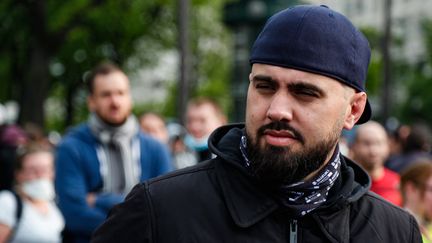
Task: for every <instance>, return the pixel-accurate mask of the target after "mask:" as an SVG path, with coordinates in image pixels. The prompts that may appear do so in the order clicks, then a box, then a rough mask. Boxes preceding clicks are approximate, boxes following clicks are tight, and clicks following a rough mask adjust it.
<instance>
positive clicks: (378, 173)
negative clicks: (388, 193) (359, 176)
mask: <svg viewBox="0 0 432 243" xmlns="http://www.w3.org/2000/svg"><path fill="white" fill-rule="evenodd" d="M367 172H368V174H369V175H370V177H371V178H372V180H374V181H376V180H379V179H381V178H382V177H383V176H384V166H380V167H376V168H373V169H371V170H368V171H367Z"/></svg>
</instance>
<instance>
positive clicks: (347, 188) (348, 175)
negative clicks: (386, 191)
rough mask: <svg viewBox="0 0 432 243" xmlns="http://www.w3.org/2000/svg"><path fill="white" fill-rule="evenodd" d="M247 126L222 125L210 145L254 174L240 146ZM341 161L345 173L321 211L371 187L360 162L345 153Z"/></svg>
mask: <svg viewBox="0 0 432 243" xmlns="http://www.w3.org/2000/svg"><path fill="white" fill-rule="evenodd" d="M244 127H245V126H244V124H243V123H238V124H230V125H226V126H222V127H219V128H218V129H216V130H215V131H214V132H213V133H212V134H211V136H210V138H209V148H210V150H211V152H212V153H214V154H216V155H217V156H218V157H220V158H222V160H223V161H224V163H228V164H229V165H230V166H234V167H236V168H237V169H239V170H240V171H241V172H242V173H244V174H246V176H247V177H250V176H251V175H250V173H249V172H248V171H247V170H246V169H245V168H244V167H243V166H242V164H243V163H244V161H243V157H242V154H241V152H240V149H239V146H240V138H241V136H242V134H243V130H244ZM341 161H342V166H341V176H340V177H339V178H340V179H339V182H338V185H336V186H334V187H335V188H336V187H337V188H336V189H334V190H333V188H332V190H333V191H332V190H331V191H330V194H331V195H330V196H329V197H330V198H329V200H328V202H327V203H326V204H325V205H323V206H321V207H320V208H319V209H318V210H317V211H322V209H326V210H327V211H328V209H334V210H338V209H339V208H340V207H343V206H345V205H346V204H347V203H350V202H354V201H357V200H358V199H359V198H360V197H361V196H363V195H364V194H365V193H366V192H367V191H368V190H369V188H370V186H371V179H370V177H369V176H368V174H367V173H366V171H364V170H363V169H362V168H361V167H360V166H359V165H357V164H356V163H355V162H353V161H352V160H350V159H348V158H346V157H345V156H342V158H341ZM330 211H333V210H330Z"/></svg>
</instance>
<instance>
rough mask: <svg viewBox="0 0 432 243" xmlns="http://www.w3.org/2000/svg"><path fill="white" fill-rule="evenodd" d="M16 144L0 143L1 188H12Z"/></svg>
mask: <svg viewBox="0 0 432 243" xmlns="http://www.w3.org/2000/svg"><path fill="white" fill-rule="evenodd" d="M15 159H16V146H11V145H7V144H0V190H11V189H12V186H13V181H14V164H15Z"/></svg>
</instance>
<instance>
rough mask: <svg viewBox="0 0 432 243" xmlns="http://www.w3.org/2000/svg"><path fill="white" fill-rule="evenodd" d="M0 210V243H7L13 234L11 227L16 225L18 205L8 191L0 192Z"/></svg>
mask: <svg viewBox="0 0 432 243" xmlns="http://www.w3.org/2000/svg"><path fill="white" fill-rule="evenodd" d="M0 208H1V210H0V243H5V242H9V241H8V240H9V237H11V234H13V226H14V225H15V224H16V223H17V215H16V213H17V212H16V211H17V210H18V205H17V201H16V199H15V197H14V196H13V194H12V193H11V192H10V191H7V190H5V191H1V192H0Z"/></svg>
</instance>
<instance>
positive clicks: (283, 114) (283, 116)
mask: <svg viewBox="0 0 432 243" xmlns="http://www.w3.org/2000/svg"><path fill="white" fill-rule="evenodd" d="M292 105H293V100H292V99H291V98H290V97H289V95H287V94H286V93H284V92H279V93H276V94H275V95H274V97H273V99H272V101H271V103H270V106H269V108H268V110H267V118H269V119H270V120H272V121H285V122H289V121H291V120H292V119H293V109H292V107H293V106H292Z"/></svg>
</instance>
